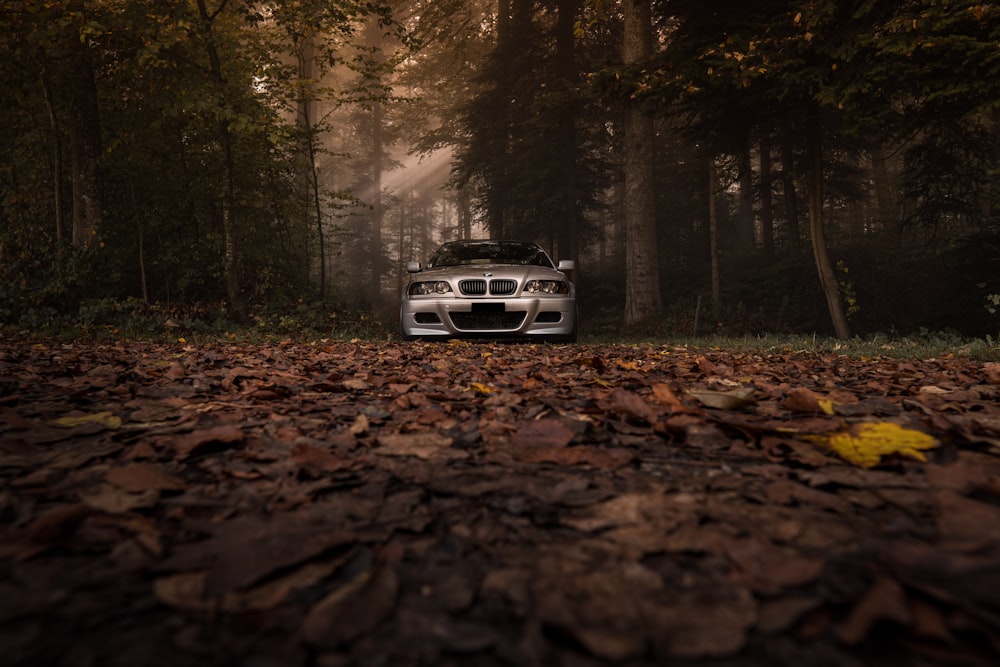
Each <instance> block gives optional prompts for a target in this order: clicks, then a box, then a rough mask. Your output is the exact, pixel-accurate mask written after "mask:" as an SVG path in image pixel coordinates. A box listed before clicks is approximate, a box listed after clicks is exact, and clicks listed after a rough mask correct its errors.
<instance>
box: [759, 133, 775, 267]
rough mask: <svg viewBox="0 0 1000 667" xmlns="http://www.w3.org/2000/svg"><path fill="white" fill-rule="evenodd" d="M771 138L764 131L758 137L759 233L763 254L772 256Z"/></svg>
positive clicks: (769, 257)
mask: <svg viewBox="0 0 1000 667" xmlns="http://www.w3.org/2000/svg"><path fill="white" fill-rule="evenodd" d="M771 180H772V175H771V138H770V137H769V136H767V133H764V135H763V136H761V138H760V235H761V240H762V241H763V242H764V254H765V255H766V256H767V258H768V259H772V258H773V257H774V206H773V205H772V202H771Z"/></svg>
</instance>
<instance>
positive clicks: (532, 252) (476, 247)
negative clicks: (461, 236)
mask: <svg viewBox="0 0 1000 667" xmlns="http://www.w3.org/2000/svg"><path fill="white" fill-rule="evenodd" d="M472 264H515V265H530V266H544V267H547V268H550V269H551V268H553V267H552V260H550V259H549V256H548V255H546V254H545V251H543V250H542V249H541V248H539V247H538V246H537V245H536V244H534V243H529V242H527V241H455V242H453V243H445V244H444V245H443V246H441V247H440V248H438V251H437V252H436V253H434V256H433V257H431V259H430V261H429V262H428V263H427V268H429V269H437V268H441V267H442V266H467V265H472Z"/></svg>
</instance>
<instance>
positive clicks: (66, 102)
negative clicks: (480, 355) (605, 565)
mask: <svg viewBox="0 0 1000 667" xmlns="http://www.w3.org/2000/svg"><path fill="white" fill-rule="evenodd" d="M0 44H2V48H3V54H4V57H3V58H2V59H0V84H2V86H3V96H2V101H0V127H2V128H3V130H2V132H3V142H2V145H0V151H2V154H0V323H3V324H7V325H12V326H16V327H21V328H27V329H43V328H46V327H58V326H62V325H65V324H68V323H75V324H80V323H84V324H88V323H89V324H93V325H95V326H98V325H101V324H104V323H108V322H112V323H113V322H118V321H124V320H127V319H129V318H130V317H135V318H138V317H145V318H149V321H154V320H155V321H157V322H160V323H162V322H166V321H172V322H176V321H180V320H183V319H184V318H189V319H198V320H200V321H212V320H213V319H220V320H225V321H228V322H234V323H242V324H255V325H258V326H262V327H266V326H271V325H276V324H280V323H285V324H288V323H294V322H302V323H308V324H311V325H315V326H317V327H320V328H322V327H325V326H329V327H335V326H336V322H337V318H338V317H340V318H343V317H345V316H346V315H345V313H351V317H353V318H355V319H358V318H363V317H370V318H372V319H373V320H374V321H383V322H387V323H391V322H392V319H393V317H394V313H395V310H396V308H397V306H398V293H399V287H400V285H401V284H402V281H403V280H404V279H405V270H404V263H405V262H406V261H407V260H409V259H420V260H424V259H426V257H427V256H428V255H429V254H430V253H431V252H432V251H433V249H434V248H435V247H436V246H437V245H438V244H440V243H441V242H443V241H447V240H452V239H455V238H461V237H486V236H491V237H518V238H527V239H532V240H536V241H538V242H540V243H541V244H543V245H544V247H546V248H547V249H548V250H549V251H550V253H551V254H552V255H553V257H554V258H564V259H576V260H577V263H578V267H579V268H578V270H577V271H576V272H575V274H574V276H573V278H574V280H575V281H576V282H577V285H578V289H579V298H580V311H581V333H583V334H585V335H586V334H587V333H592V334H593V333H616V332H622V331H629V330H644V331H656V332H662V333H671V332H683V333H685V334H687V333H690V332H692V331H693V330H694V329H695V326H696V323H695V320H696V319H697V325H698V327H699V329H700V330H702V331H721V332H729V333H748V332H750V333H757V332H781V333H803V332H817V333H820V334H836V335H838V336H840V337H846V336H848V335H858V334H868V333H873V332H882V333H886V334H909V333H912V332H914V331H918V330H921V329H925V330H932V331H942V330H949V331H955V332H958V333H961V334H964V335H970V336H985V335H990V336H996V335H997V333H998V331H1000V174H998V157H1000V94H998V91H1000V9H998V8H997V6H996V5H994V4H992V3H983V2H970V1H961V0H955V1H949V0H909V1H903V2H898V1H893V2H889V1H886V0H852V1H850V2H842V1H834V0H815V1H813V2H792V1H778V0H764V1H762V2H754V3H746V2H737V1H733V0H728V1H722V0H714V1H713V0H703V1H694V0H659V1H653V2H650V1H649V0H646V1H645V2H635V1H633V0H624V1H623V2H604V1H595V0H498V1H497V2H486V1H484V0H423V1H416V0H393V1H391V2H381V1H377V2H367V1H359V2H355V1H353V0H322V1H321V0H275V1H273V2H249V1H247V0H185V1H179V2H155V1H152V0H105V1H96V0H69V1H61V2H59V1H43V0H21V1H18V2H13V1H9V0H2V1H0ZM637 137H638V138H637ZM636 174H639V175H642V174H648V175H649V178H648V179H645V180H643V179H641V178H637V176H636ZM635 267H640V268H638V269H637V268H635ZM643 267H646V268H650V267H651V269H650V270H649V271H647V270H646V269H645V268H643Z"/></svg>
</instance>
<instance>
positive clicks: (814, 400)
mask: <svg viewBox="0 0 1000 667" xmlns="http://www.w3.org/2000/svg"><path fill="white" fill-rule="evenodd" d="M781 405H782V406H783V407H784V408H785V409H786V410H791V411H792V412H812V413H818V414H826V415H832V414H833V401H831V400H829V399H825V398H822V397H821V396H819V395H818V394H816V393H815V392H814V391H812V390H810V389H807V388H805V387H798V388H796V389H792V390H791V391H789V392H788V396H787V397H786V398H785V400H784V401H783V402H782V404H781Z"/></svg>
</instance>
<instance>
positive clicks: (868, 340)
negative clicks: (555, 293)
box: [580, 332, 1000, 361]
mask: <svg viewBox="0 0 1000 667" xmlns="http://www.w3.org/2000/svg"><path fill="white" fill-rule="evenodd" d="M580 342H581V343H583V344H592V345H600V344H622V343H625V344H629V343H632V344H644V343H653V344H669V345H676V346H680V347H687V348H690V349H692V350H726V351H728V352H757V353H761V354H789V353H815V354H824V353H827V354H839V355H844V356H848V357H854V358H875V357H890V358H897V359H934V358H948V357H964V358H969V359H974V360H977V361H1000V339H996V338H992V337H990V336H987V337H986V338H973V339H970V338H965V337H962V336H958V335H956V334H953V333H950V332H943V333H931V332H920V333H918V334H915V335H912V336H903V337H898V336H896V337H893V336H887V335H884V334H878V335H874V336H869V337H865V338H861V337H855V338H852V339H850V340H838V339H836V338H830V337H823V336H801V335H771V334H760V335H747V336H726V335H718V334H712V335H707V336H678V335H649V334H648V332H647V333H642V334H636V335H616V336H606V335H600V336H593V335H584V336H581V338H580Z"/></svg>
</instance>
